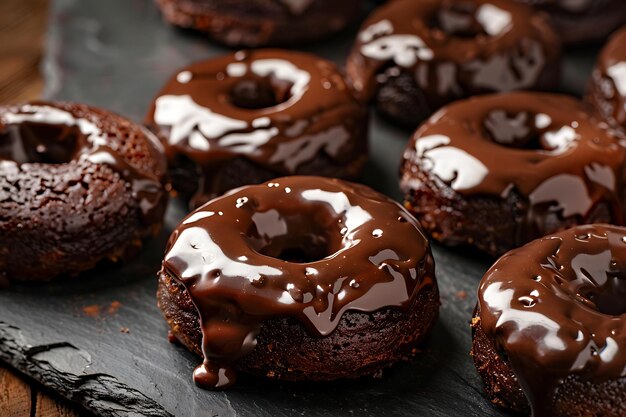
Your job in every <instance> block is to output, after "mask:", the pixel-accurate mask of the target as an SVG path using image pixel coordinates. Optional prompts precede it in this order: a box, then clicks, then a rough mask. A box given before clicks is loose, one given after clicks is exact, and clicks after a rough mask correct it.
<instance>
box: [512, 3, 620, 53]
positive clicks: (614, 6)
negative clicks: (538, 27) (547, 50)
mask: <svg viewBox="0 0 626 417" xmlns="http://www.w3.org/2000/svg"><path fill="white" fill-rule="evenodd" d="M517 1H518V2H520V3H526V4H530V5H533V6H534V7H536V8H537V9H539V10H543V11H545V12H546V13H548V14H549V15H550V17H551V19H552V22H553V24H554V26H555V28H556V30H557V31H558V32H559V35H560V36H561V39H562V40H563V42H565V43H566V44H570V45H571V44H580V43H587V42H593V41H601V40H603V39H605V38H606V37H607V36H609V35H610V34H611V32H613V31H614V30H616V29H617V28H619V27H620V25H622V24H624V23H626V2H624V1H623V0H517Z"/></svg>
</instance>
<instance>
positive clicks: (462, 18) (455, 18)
mask: <svg viewBox="0 0 626 417" xmlns="http://www.w3.org/2000/svg"><path fill="white" fill-rule="evenodd" d="M429 26H430V27H431V29H434V30H436V31H441V32H443V33H445V34H446V35H447V36H450V37H456V38H475V37H477V36H479V35H485V36H486V35H487V32H486V31H485V28H484V26H483V25H482V24H481V23H480V22H479V21H478V20H477V18H476V5H475V4H474V3H472V2H455V3H452V4H446V5H443V6H441V7H440V8H439V9H438V10H437V11H436V12H435V14H434V16H433V17H432V19H431V20H430V24H429Z"/></svg>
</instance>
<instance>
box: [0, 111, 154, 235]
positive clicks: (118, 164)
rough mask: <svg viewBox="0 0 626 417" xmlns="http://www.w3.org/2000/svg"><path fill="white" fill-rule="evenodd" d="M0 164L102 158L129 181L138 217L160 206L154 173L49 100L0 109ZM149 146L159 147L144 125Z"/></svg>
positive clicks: (97, 161)
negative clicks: (139, 167) (146, 170)
mask: <svg viewBox="0 0 626 417" xmlns="http://www.w3.org/2000/svg"><path fill="white" fill-rule="evenodd" d="M0 125H1V126H2V127H3V129H2V130H1V131H0V164H5V165H4V169H9V165H14V166H15V168H16V169H22V168H21V167H22V166H23V165H28V164H64V163H69V162H71V161H77V162H79V163H93V164H104V165H107V166H109V167H111V169H113V170H114V171H115V172H117V173H118V174H119V175H120V176H121V177H122V178H123V179H124V180H125V181H126V182H128V184H129V185H130V187H131V189H132V192H133V196H134V197H135V198H136V199H137V201H138V207H139V209H140V211H141V213H142V216H143V219H144V220H145V221H146V223H148V224H150V223H152V222H153V221H154V217H155V215H156V213H155V210H158V211H160V207H159V206H160V203H161V201H162V198H163V193H164V191H163V186H162V185H161V182H160V180H159V178H158V177H157V176H156V175H155V176H152V175H150V174H148V173H145V172H140V171H139V170H138V169H136V168H135V167H134V166H133V165H132V164H130V163H129V162H128V161H127V160H126V159H125V158H124V157H122V155H120V154H119V152H117V151H116V150H115V149H113V148H112V147H111V145H110V141H109V140H108V139H107V135H106V133H104V132H103V131H102V130H101V129H100V128H99V127H98V125H97V121H94V120H89V119H87V118H81V117H75V116H74V115H73V114H72V113H71V112H69V111H66V110H64V109H62V108H57V107H55V106H54V105H52V104H48V103H43V102H42V103H33V104H25V105H22V106H20V107H16V108H15V109H14V110H13V111H6V112H4V113H2V114H1V115H0ZM144 133H145V136H146V138H148V140H151V145H152V146H153V151H154V152H162V151H161V150H162V146H161V144H160V143H159V142H158V140H157V139H156V138H155V137H154V136H153V135H152V134H151V133H150V132H148V131H145V130H144Z"/></svg>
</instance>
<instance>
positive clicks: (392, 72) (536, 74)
mask: <svg viewBox="0 0 626 417" xmlns="http://www.w3.org/2000/svg"><path fill="white" fill-rule="evenodd" d="M559 51H560V45H559V41H558V38H557V36H556V34H555V33H554V31H553V30H552V28H551V27H550V25H549V23H548V21H547V19H546V17H545V16H544V15H543V14H539V13H535V12H533V10H532V8H530V7H528V6H525V5H521V4H516V3H512V2H510V1H508V0H462V1H452V0H420V1H414V0H397V1H392V2H389V3H388V4H385V5H383V6H381V7H379V8H378V9H376V10H375V11H374V13H372V15H371V16H370V17H369V18H368V19H367V21H366V22H365V23H364V24H363V26H362V29H361V31H360V33H359V35H358V37H357V41H356V44H355V45H354V47H353V49H352V52H351V53H350V56H349V57H348V61H347V73H348V81H349V83H351V84H352V86H353V88H354V90H355V92H356V94H357V96H358V97H359V98H361V99H363V100H365V101H368V102H369V101H374V102H375V105H376V107H377V108H378V110H379V111H380V113H381V114H383V115H384V116H386V117H388V118H390V119H391V120H392V121H394V122H397V123H400V124H403V125H406V126H410V127H414V126H417V125H418V124H419V123H420V122H421V121H422V120H424V119H425V118H426V117H428V116H429V115H430V114H431V113H433V112H434V111H435V110H437V109H438V108H440V107H441V106H443V105H445V104H447V103H449V102H451V101H454V100H456V99H459V98H462V97H468V96H471V95H476V94H482V93H488V92H499V91H510V90H522V89H529V90H533V89H537V90H544V89H552V88H554V87H556V86H557V85H558V82H559V72H560V71H559V69H560V64H559V62H560V52H559Z"/></svg>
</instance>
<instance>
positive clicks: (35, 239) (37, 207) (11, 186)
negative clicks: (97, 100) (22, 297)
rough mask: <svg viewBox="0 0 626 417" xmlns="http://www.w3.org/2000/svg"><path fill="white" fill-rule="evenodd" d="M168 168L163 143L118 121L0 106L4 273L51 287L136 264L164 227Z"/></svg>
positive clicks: (66, 109)
mask: <svg viewBox="0 0 626 417" xmlns="http://www.w3.org/2000/svg"><path fill="white" fill-rule="evenodd" d="M165 171H166V164H165V158H164V156H163V150H162V147H161V144H160V143H159V142H158V140H157V139H156V137H155V136H154V135H153V134H152V133H150V132H148V131H147V130H146V129H145V128H143V127H141V126H139V125H135V124H133V123H131V122H130V121H128V120H126V119H124V118H122V117H120V116H118V115H116V114H112V113H109V112H107V111H105V110H101V109H97V108H93V107H90V106H86V105H83V104H69V103H47V102H35V103H30V104H25V105H20V106H3V107H0V274H5V275H6V276H7V277H8V278H9V279H12V280H49V279H53V278H56V277H58V276H62V275H65V276H71V275H76V274H78V273H80V272H82V271H85V270H87V269H90V268H92V267H94V266H95V265H96V264H97V263H98V262H100V261H102V260H104V259H110V260H117V259H120V258H127V257H129V256H130V255H132V254H133V253H135V252H137V250H138V248H139V247H140V246H141V239H142V238H144V237H147V236H151V235H154V234H156V232H158V230H159V229H160V226H161V223H162V220H163V213H164V211H165V205H166V202H167V193H166V191H165V189H164V182H165V179H164V176H165Z"/></svg>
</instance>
